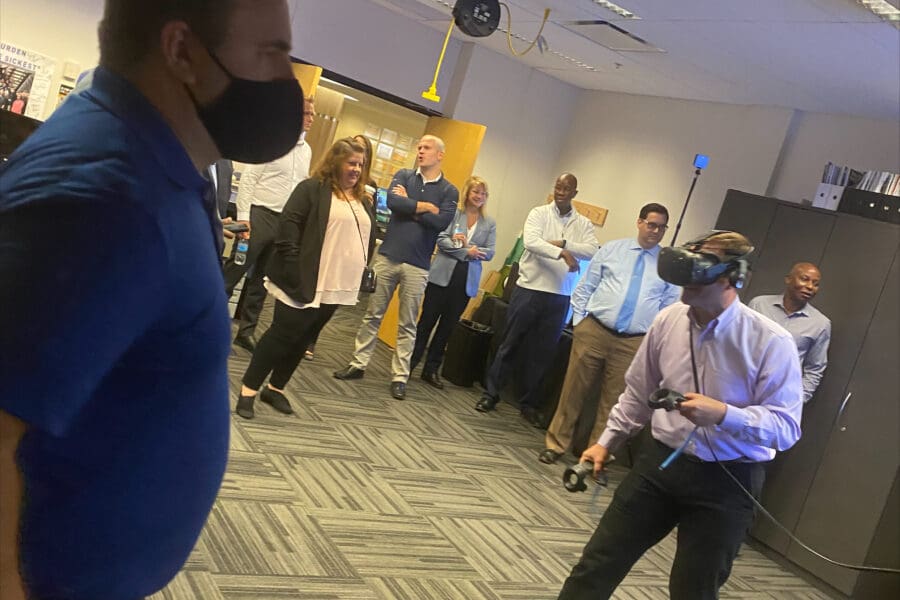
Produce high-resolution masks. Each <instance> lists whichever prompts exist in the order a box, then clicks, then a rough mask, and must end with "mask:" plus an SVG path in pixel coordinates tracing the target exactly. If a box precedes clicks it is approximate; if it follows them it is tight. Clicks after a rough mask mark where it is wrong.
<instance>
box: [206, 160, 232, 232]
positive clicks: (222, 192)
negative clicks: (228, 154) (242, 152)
mask: <svg viewBox="0 0 900 600" xmlns="http://www.w3.org/2000/svg"><path fill="white" fill-rule="evenodd" d="M209 175H210V180H211V182H212V184H213V186H214V187H215V190H216V210H217V211H218V212H219V218H220V219H225V218H227V217H231V218H232V219H233V218H234V217H235V215H229V214H228V208H229V207H228V204H229V202H230V201H231V176H232V175H234V165H232V164H231V161H230V160H228V159H227V158H222V159H220V160H217V161H216V162H214V163H213V164H211V165H210V166H209Z"/></svg>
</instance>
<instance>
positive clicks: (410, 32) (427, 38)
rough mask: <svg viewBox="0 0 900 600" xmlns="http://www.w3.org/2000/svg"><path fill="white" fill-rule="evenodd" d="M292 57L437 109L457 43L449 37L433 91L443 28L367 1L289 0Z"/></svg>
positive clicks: (457, 53) (458, 45) (457, 47)
mask: <svg viewBox="0 0 900 600" xmlns="http://www.w3.org/2000/svg"><path fill="white" fill-rule="evenodd" d="M290 6H291V18H292V21H293V24H292V29H293V34H294V39H293V43H294V50H293V52H292V53H291V54H293V55H294V56H295V57H297V58H299V59H301V60H304V61H306V62H310V63H313V64H316V65H319V66H320V67H323V68H325V69H328V70H329V71H334V72H335V73H340V74H341V75H344V76H345V77H350V78H351V79H355V80H356V81H361V82H363V83H365V84H367V85H370V86H372V87H374V88H376V89H379V90H383V91H386V92H388V93H391V94H394V95H395V96H400V97H401V98H405V99H407V100H410V101H412V102H415V103H416V104H421V105H426V106H428V107H429V108H433V109H434V110H437V111H439V112H440V111H441V110H442V108H443V101H444V100H445V93H446V90H447V86H448V85H449V82H450V78H451V74H452V73H453V70H454V69H455V67H456V60H457V57H458V55H459V49H460V46H461V44H460V42H459V41H457V40H456V39H451V40H450V43H449V44H448V46H447V53H446V55H445V57H444V63H443V65H442V67H441V76H440V78H439V79H438V86H437V91H438V95H439V96H441V99H442V101H441V102H439V103H436V104H435V103H433V102H429V101H428V100H425V99H424V98H422V91H423V90H425V89H427V88H428V86H429V85H431V80H432V78H433V77H434V68H435V66H436V64H437V59H438V55H439V54H440V51H441V45H442V44H443V43H444V33H442V32H440V31H438V30H436V29H431V28H430V27H427V26H425V25H420V24H419V23H417V22H416V21H413V20H411V19H408V18H406V17H404V16H403V15H401V14H399V13H396V12H394V11H391V10H388V9H387V8H384V7H382V6H379V5H377V4H373V3H372V2H369V1H368V0H290Z"/></svg>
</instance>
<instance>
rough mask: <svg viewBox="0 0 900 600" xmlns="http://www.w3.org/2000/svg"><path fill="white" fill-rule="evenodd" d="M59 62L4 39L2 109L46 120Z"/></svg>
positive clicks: (0, 68)
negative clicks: (51, 83)
mask: <svg viewBox="0 0 900 600" xmlns="http://www.w3.org/2000/svg"><path fill="white" fill-rule="evenodd" d="M55 69H56V61H55V60H53V59H52V58H50V57H49V56H44V55H43V54H38V53H37V52H32V51H31V50H26V49H24V48H20V47H18V46H15V45H13V44H8V43H6V42H0V110H8V111H11V112H14V113H19V114H20V115H25V116H26V117H31V118H33V119H40V120H43V118H44V108H45V106H46V104H47V98H48V97H49V96H50V81H51V80H52V79H53V71H54V70H55Z"/></svg>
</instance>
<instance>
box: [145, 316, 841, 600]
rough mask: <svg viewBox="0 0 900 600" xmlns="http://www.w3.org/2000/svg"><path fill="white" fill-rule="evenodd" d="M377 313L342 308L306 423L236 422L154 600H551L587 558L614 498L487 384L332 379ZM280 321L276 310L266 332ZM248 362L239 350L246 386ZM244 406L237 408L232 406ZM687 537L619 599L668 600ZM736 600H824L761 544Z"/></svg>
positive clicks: (310, 379) (669, 546)
mask: <svg viewBox="0 0 900 600" xmlns="http://www.w3.org/2000/svg"><path fill="white" fill-rule="evenodd" d="M361 314H362V304H361V305H360V306H358V307H357V308H355V309H341V310H339V311H338V313H337V314H336V315H335V317H334V319H333V320H332V322H331V323H330V324H329V325H328V326H327V327H326V329H325V330H324V331H323V333H322V336H321V339H320V341H319V344H318V347H317V352H316V356H315V359H314V360H313V361H311V362H308V361H304V362H303V364H302V365H301V367H300V368H299V369H298V370H297V373H296V374H295V375H294V378H293V380H292V381H291V384H290V386H289V387H288V390H287V392H288V397H289V398H290V400H291V404H292V405H293V407H294V410H295V414H294V415H291V416H284V415H281V414H278V413H276V412H275V411H273V410H272V409H271V408H270V407H269V406H267V405H265V404H261V403H259V402H257V416H256V418H255V419H254V420H252V421H247V420H244V419H241V418H240V417H237V416H236V415H235V416H234V417H233V421H232V423H233V425H232V437H231V455H230V460H229V466H228V472H227V474H226V476H225V481H224V483H223V485H222V489H221V491H220V493H219V498H218V500H217V501H216V504H215V507H214V508H213V511H212V513H211V514H210V517H209V522H208V523H207V526H206V529H205V531H204V533H203V535H202V536H201V538H200V541H199V542H198V544H197V547H196V549H195V550H194V553H193V554H192V556H191V558H190V560H189V561H188V563H187V564H186V565H185V567H184V569H183V570H182V572H181V573H180V574H179V575H178V577H177V578H176V579H175V580H174V581H173V582H172V583H171V584H170V585H169V586H168V587H167V588H166V589H165V590H163V591H162V592H160V593H158V594H156V595H154V596H152V598H153V600H160V599H163V598H166V599H173V600H194V599H196V600H251V599H253V600H262V599H265V600H278V599H305V600H311V599H316V600H326V599H328V600H338V599H340V600H363V599H366V600H370V599H371V600H389V599H403V600H454V599H460V600H551V599H555V598H556V597H557V594H558V592H559V589H560V587H561V584H562V581H563V580H564V579H565V577H566V575H567V574H568V572H569V570H570V569H571V567H572V565H574V564H575V562H576V561H577V559H578V557H579V555H580V553H581V549H582V547H583V546H584V544H585V542H586V541H587V540H588V538H589V537H590V535H591V533H592V532H593V529H594V526H595V525H596V522H597V519H598V516H599V514H601V513H602V511H603V509H604V508H605V506H606V505H607V504H608V502H609V499H610V496H611V492H612V489H614V487H615V485H616V484H617V483H618V482H619V481H621V478H622V476H623V474H624V470H623V469H621V468H619V469H616V468H615V467H613V468H612V472H611V481H610V488H609V489H604V490H602V491H601V493H600V494H599V495H595V494H594V493H593V490H594V486H593V485H591V487H589V489H588V491H587V492H586V493H577V494H572V493H569V492H566V491H565V490H564V489H563V487H562V485H561V476H562V472H563V470H564V469H565V463H570V464H571V463H573V462H574V459H573V458H572V457H567V458H566V459H565V460H564V461H561V462H560V463H559V464H557V465H552V466H549V465H544V464H541V463H539V462H538V461H537V460H536V457H537V454H538V452H539V451H540V450H541V449H542V448H543V435H542V434H543V432H540V431H538V430H536V429H534V428H532V427H531V426H530V425H528V424H526V423H525V422H524V421H523V420H522V419H521V418H520V417H519V416H518V413H517V412H516V411H514V410H513V409H512V408H511V407H510V406H509V405H508V404H502V403H501V405H500V407H499V410H498V411H497V412H496V413H492V414H489V415H482V414H480V413H477V412H475V411H474V410H473V408H472V407H473V405H474V403H475V401H476V400H477V397H478V392H477V391H476V390H474V389H466V388H458V387H454V386H452V385H449V384H448V386H447V389H445V390H444V391H439V390H436V389H433V388H431V387H429V386H427V385H425V384H424V383H423V382H421V381H420V380H419V379H418V373H416V374H415V376H414V377H413V378H412V379H411V380H410V384H409V388H408V391H407V399H406V400H405V401H397V400H394V399H392V398H391V397H390V393H389V390H388V386H389V382H390V374H389V363H390V359H389V356H390V353H389V349H388V348H387V347H386V346H384V345H382V344H379V348H378V349H377V351H376V353H375V356H374V358H373V360H372V363H371V364H370V365H369V368H368V370H367V372H366V376H365V378H364V379H363V380H360V381H353V382H342V381H338V380H336V379H334V378H332V376H331V373H332V371H334V370H335V369H337V368H340V367H342V366H344V365H345V364H346V363H347V361H348V360H349V358H350V355H351V352H352V347H353V337H354V335H355V332H356V328H357V326H358V324H359V318H360V316H361ZM270 318H271V306H267V309H266V310H265V311H264V313H263V323H262V324H261V326H260V330H259V333H261V332H262V331H264V329H265V327H266V326H267V324H268V322H269V319H270ZM248 360H249V354H248V353H247V352H245V351H243V350H242V349H239V348H236V349H235V350H234V353H233V356H232V358H231V361H230V373H231V383H232V390H235V391H236V390H237V389H238V387H239V381H240V377H241V375H242V374H243V372H244V369H245V368H246V366H247V363H248ZM231 402H232V407H233V405H234V398H232V400H231ZM674 539H675V538H674V534H672V535H670V536H669V537H668V538H666V539H665V540H664V541H663V542H661V543H660V544H659V545H658V546H657V547H655V548H653V549H652V550H650V551H649V552H648V553H647V554H646V555H645V556H644V557H643V558H642V559H641V560H640V561H639V562H638V563H637V565H635V567H634V569H633V570H632V572H631V574H630V575H629V576H628V577H627V578H626V579H625V581H624V582H623V584H622V585H621V586H620V588H619V590H618V591H617V592H616V594H615V595H614V596H613V597H614V598H621V599H626V598H627V599H632V598H633V599H657V598H659V599H664V598H667V597H668V594H667V580H668V571H669V567H670V565H671V563H672V558H673V555H674ZM722 598H746V599H750V598H753V599H765V600H775V599H777V600H784V599H796V600H801V599H804V600H826V599H828V598H829V596H828V595H826V594H824V593H822V592H820V591H817V590H816V589H815V588H814V587H812V586H811V585H809V584H807V583H806V582H804V580H803V579H801V578H800V577H798V576H796V575H793V574H792V573H790V572H789V571H787V570H785V569H784V568H782V567H780V566H778V565H777V564H775V563H774V562H772V561H770V560H768V559H767V558H765V557H764V556H762V555H761V554H759V553H758V552H756V551H755V550H753V549H751V548H749V547H746V546H745V548H744V549H743V550H742V551H741V554H740V556H739V557H738V560H737V561H736V563H735V566H734V571H733V573H732V576H731V578H730V580H729V581H728V584H727V585H726V586H725V587H724V588H723V590H722Z"/></svg>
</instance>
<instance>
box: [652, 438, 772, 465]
mask: <svg viewBox="0 0 900 600" xmlns="http://www.w3.org/2000/svg"><path fill="white" fill-rule="evenodd" d="M653 441H654V442H656V445H657V446H658V447H659V449H660V450H663V451H666V452H674V451H675V448H672V447H670V446H669V445H668V444H664V443H662V442H661V441H659V440H658V439H656V438H653ZM680 458H683V459H685V460H686V461H688V462H692V463H698V464H701V465H714V464H716V461H714V460H703V459H702V458H698V457H696V456H694V455H693V454H688V453H687V452H683V453H682V454H681V457H680ZM718 462H719V464H721V465H724V466H726V467H740V466H750V465H758V464H761V463H758V462H754V461H749V460H741V459H732V460H720V461H718Z"/></svg>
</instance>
